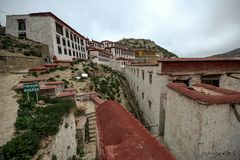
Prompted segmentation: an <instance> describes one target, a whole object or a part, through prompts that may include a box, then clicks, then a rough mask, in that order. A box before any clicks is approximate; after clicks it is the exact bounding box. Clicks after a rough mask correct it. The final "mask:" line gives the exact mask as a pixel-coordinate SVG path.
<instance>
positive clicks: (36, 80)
mask: <svg viewBox="0 0 240 160" xmlns="http://www.w3.org/2000/svg"><path fill="white" fill-rule="evenodd" d="M46 80H47V78H44V77H38V78H24V79H22V80H21V81H20V83H31V82H40V81H46Z"/></svg>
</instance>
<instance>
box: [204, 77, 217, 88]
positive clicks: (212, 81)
mask: <svg viewBox="0 0 240 160" xmlns="http://www.w3.org/2000/svg"><path fill="white" fill-rule="evenodd" d="M219 79H220V75H205V76H202V77H201V83H205V84H211V85H213V86H216V87H219Z"/></svg>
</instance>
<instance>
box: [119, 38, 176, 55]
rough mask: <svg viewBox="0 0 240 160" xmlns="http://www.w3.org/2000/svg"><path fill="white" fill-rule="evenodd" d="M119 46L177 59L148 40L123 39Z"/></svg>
mask: <svg viewBox="0 0 240 160" xmlns="http://www.w3.org/2000/svg"><path fill="white" fill-rule="evenodd" d="M118 42H119V43H120V44H122V45H124V46H126V47H128V48H130V49H132V50H134V51H136V50H144V51H154V52H157V54H159V55H161V53H162V54H163V57H166V58H167V57H178V56H177V55H175V54H174V53H172V52H169V51H168V50H166V49H165V48H162V47H160V46H159V45H157V44H156V43H155V42H154V41H152V40H150V39H134V38H123V39H121V40H119V41H118Z"/></svg>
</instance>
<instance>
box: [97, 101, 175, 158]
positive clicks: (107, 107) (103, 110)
mask: <svg viewBox="0 0 240 160" xmlns="http://www.w3.org/2000/svg"><path fill="white" fill-rule="evenodd" d="M96 116H97V127H98V130H99V136H100V144H101V145H102V146H101V147H102V149H104V153H105V155H102V158H103V159H109V160H123V159H124V160H133V159H137V160H149V159H151V160H161V159H164V160H174V159H175V158H174V157H173V155H172V154H171V153H170V152H169V151H168V150H167V149H166V148H165V147H164V146H163V145H162V144H161V143H159V141H158V140H156V139H155V138H154V137H153V136H152V135H151V133H150V132H149V131H147V130H146V129H145V128H144V126H142V124H140V122H139V121H138V120H137V119H135V118H134V116H133V115H132V114H130V113H129V112H128V111H127V110H126V109H125V108H124V107H123V106H121V105H120V104H118V103H117V102H114V101H105V102H104V103H102V104H100V105H99V106H98V107H97V111H96ZM109 119H111V121H109Z"/></svg>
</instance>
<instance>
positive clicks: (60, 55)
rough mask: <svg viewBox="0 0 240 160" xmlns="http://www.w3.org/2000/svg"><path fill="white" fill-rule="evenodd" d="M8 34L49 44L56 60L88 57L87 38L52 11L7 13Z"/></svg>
mask: <svg viewBox="0 0 240 160" xmlns="http://www.w3.org/2000/svg"><path fill="white" fill-rule="evenodd" d="M6 34H11V35H13V36H15V37H19V38H27V39H31V40H33V41H37V42H41V43H43V44H46V45H48V48H49V53H50V55H49V56H50V57H51V58H53V59H54V60H56V59H57V60H70V61H71V60H72V59H73V58H81V59H87V58H88V55H87V50H86V38H85V37H84V36H83V35H81V34H80V33H78V32H77V31H76V30H74V29H73V28H72V27H71V26H69V25H68V24H66V23H65V22H63V21H62V20H61V19H59V18H58V17H57V16H55V15H54V14H53V13H51V12H40V13H30V14H23V15H7V22H6Z"/></svg>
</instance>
